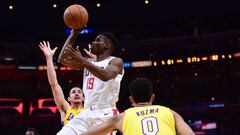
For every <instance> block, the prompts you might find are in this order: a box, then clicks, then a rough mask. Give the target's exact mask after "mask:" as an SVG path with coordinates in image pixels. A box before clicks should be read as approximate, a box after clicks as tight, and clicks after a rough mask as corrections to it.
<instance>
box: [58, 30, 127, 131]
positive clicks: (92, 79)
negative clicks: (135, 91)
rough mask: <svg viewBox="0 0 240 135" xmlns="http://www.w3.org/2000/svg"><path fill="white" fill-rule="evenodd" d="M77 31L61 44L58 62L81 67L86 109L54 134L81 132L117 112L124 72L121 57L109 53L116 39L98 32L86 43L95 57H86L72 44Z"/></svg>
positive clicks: (109, 34) (116, 42) (108, 34)
mask: <svg viewBox="0 0 240 135" xmlns="http://www.w3.org/2000/svg"><path fill="white" fill-rule="evenodd" d="M79 32H80V30H73V31H72V33H71V34H70V36H69V37H68V39H67V40H66V42H65V44H64V46H63V49H62V51H61V53H60V56H59V61H60V62H61V63H62V64H63V65H65V66H69V67H72V68H77V69H84V71H83V72H84V73H83V93H84V95H85V103H84V108H86V110H83V111H82V112H81V113H80V114H79V115H77V116H76V117H75V118H74V119H72V120H71V121H70V122H69V123H68V124H67V125H66V126H64V127H63V128H62V130H61V131H59V132H58V135H66V134H68V135H79V134H82V133H83V132H84V131H87V130H89V129H92V128H95V127H96V126H98V125H99V124H101V123H102V122H103V121H106V120H107V119H108V118H110V117H112V116H114V115H117V114H118V110H117V108H116V102H117V101H118V95H119V91H120V82H121V80H122V77H123V74H124V69H123V60H122V59H121V58H118V57H114V56H111V54H112V52H113V51H114V49H115V47H116V45H117V44H118V41H117V39H116V37H115V36H114V35H113V34H111V33H102V34H100V35H98V36H97V37H96V38H95V40H94V41H93V42H92V43H90V47H91V53H93V54H95V55H96V60H93V59H86V58H84V57H83V56H82V54H81V52H80V51H79V48H78V47H77V48H76V49H73V47H72V46H73V44H74V42H75V40H76V38H77V36H78V34H79Z"/></svg>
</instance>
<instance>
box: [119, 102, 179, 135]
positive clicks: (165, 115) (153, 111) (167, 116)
mask: <svg viewBox="0 0 240 135" xmlns="http://www.w3.org/2000/svg"><path fill="white" fill-rule="evenodd" d="M122 130H123V132H124V134H125V135H149V134H151V135H175V134H176V131H175V121H174V116H173V113H172V112H171V110H170V109H169V108H167V107H163V106H157V105H154V106H143V107H134V108H130V109H127V110H125V114H124V119H123V123H122Z"/></svg>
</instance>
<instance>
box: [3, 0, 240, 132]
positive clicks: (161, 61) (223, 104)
mask: <svg viewBox="0 0 240 135" xmlns="http://www.w3.org/2000/svg"><path fill="white" fill-rule="evenodd" d="M71 4H80V5H83V6H84V7H85V8H86V9H87V10H88V13H89V21H88V24H87V28H86V29H84V32H82V33H81V34H80V35H79V37H78V39H77V43H76V44H77V45H80V47H81V49H83V48H86V47H87V45H88V43H90V42H91V41H92V40H94V37H95V36H96V35H97V34H100V33H101V32H104V31H107V32H112V33H114V34H115V35H116V36H117V38H118V39H119V46H118V48H117V50H116V51H115V52H114V55H116V56H119V57H121V58H122V59H123V60H124V67H125V76H124V78H123V81H122V83H121V91H120V95H119V101H118V103H117V107H118V109H119V111H120V112H122V111H124V110H125V109H127V108H129V107H131V104H130V102H129V100H128V96H129V92H128V84H129V82H130V81H131V80H133V79H134V78H136V77H147V78H149V79H150V80H152V81H153V82H154V87H155V91H154V93H155V94H156V99H155V102H154V104H160V105H164V106H168V107H170V108H172V109H173V110H175V111H176V112H178V113H179V114H181V115H182V116H183V118H184V120H185V121H186V122H187V123H188V124H189V125H190V126H191V127H192V129H193V130H194V132H195V133H196V135H240V124H239V123H240V117H239V114H240V1H238V0H194V1H191V0H184V1H181V0H169V1H161V0H126V1H123V0H118V1H116V0H91V1H86V0H75V1H74V0H61V1H60V0H38V1H34V0H1V2H0V17H1V19H0V24H1V25H0V30H1V32H0V130H1V134H6V135H20V134H25V131H26V129H27V128H28V127H33V128H36V129H38V130H39V132H40V134H41V135H54V134H56V133H57V132H58V131H59V130H60V129H61V122H60V114H59V112H58V110H57V109H56V105H55V104H54V101H53V96H52V92H51V88H50V85H49V83H48V80H47V74H46V62H45V57H44V55H43V54H42V52H41V51H40V49H39V48H38V44H39V42H40V41H43V40H46V41H50V42H51V44H52V47H58V50H57V52H56V55H54V56H55V57H54V63H55V66H56V71H57V75H58V81H59V84H60V85H61V86H62V88H63V90H64V94H65V97H67V94H68V89H69V88H70V86H72V85H80V86H81V85H82V84H81V83H82V72H81V71H79V70H74V69H71V68H67V67H65V66H63V65H61V64H60V63H58V62H57V57H58V55H59V53H60V50H61V48H62V46H63V44H64V42H65V40H66V39H67V37H68V35H69V33H70V31H71V30H70V29H68V28H67V27H66V25H65V24H64V21H63V12H64V10H65V9H66V8H67V7H68V6H70V5H71ZM83 55H85V54H84V52H83Z"/></svg>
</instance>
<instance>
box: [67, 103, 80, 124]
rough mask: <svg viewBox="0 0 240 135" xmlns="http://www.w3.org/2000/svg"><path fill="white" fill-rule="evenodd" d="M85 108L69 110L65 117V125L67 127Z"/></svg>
mask: <svg viewBox="0 0 240 135" xmlns="http://www.w3.org/2000/svg"><path fill="white" fill-rule="evenodd" d="M82 110H84V108H78V109H74V108H72V107H71V106H69V107H68V108H67V112H66V115H65V117H64V121H63V122H64V123H63V125H66V124H67V123H68V121H70V120H71V119H72V118H73V117H74V116H76V115H78V114H79V113H80V112H81V111H82Z"/></svg>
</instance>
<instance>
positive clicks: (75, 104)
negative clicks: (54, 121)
mask: <svg viewBox="0 0 240 135" xmlns="http://www.w3.org/2000/svg"><path fill="white" fill-rule="evenodd" d="M71 107H72V108H73V109H79V108H83V104H82V103H72V105H71Z"/></svg>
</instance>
